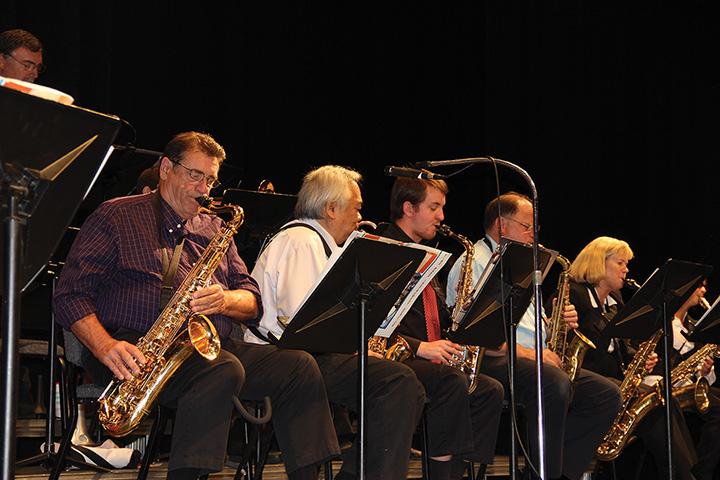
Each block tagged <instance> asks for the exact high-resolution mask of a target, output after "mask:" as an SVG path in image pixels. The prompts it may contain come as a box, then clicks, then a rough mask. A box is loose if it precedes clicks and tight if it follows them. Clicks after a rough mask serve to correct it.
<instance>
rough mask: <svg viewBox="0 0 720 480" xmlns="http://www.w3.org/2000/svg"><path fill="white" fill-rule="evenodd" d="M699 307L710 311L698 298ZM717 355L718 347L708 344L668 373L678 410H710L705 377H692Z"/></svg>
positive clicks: (707, 305)
mask: <svg viewBox="0 0 720 480" xmlns="http://www.w3.org/2000/svg"><path fill="white" fill-rule="evenodd" d="M699 305H700V307H702V308H703V309H704V310H706V311H707V310H709V309H710V304H709V303H708V301H707V300H705V298H703V297H700V302H699ZM719 354H720V347H718V346H717V345H714V344H711V343H708V344H706V345H703V346H702V347H700V348H699V349H697V350H696V351H695V353H693V354H692V355H690V356H689V357H688V358H686V359H685V360H683V361H682V362H680V363H679V364H678V365H677V366H676V367H675V368H673V369H672V372H670V384H671V385H672V396H673V397H675V398H676V399H677V400H678V402H679V403H680V408H682V409H687V408H691V407H694V408H695V409H696V410H697V411H698V412H699V413H706V412H707V411H708V409H709V408H710V398H709V397H708V394H709V392H710V384H709V383H708V381H707V379H706V378H705V377H702V376H698V378H697V380H695V381H693V377H694V376H695V374H696V373H697V371H698V369H699V368H700V366H701V365H702V364H703V363H704V362H705V359H706V358H707V357H716V356H718V355H719Z"/></svg>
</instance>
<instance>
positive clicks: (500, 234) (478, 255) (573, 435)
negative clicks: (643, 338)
mask: <svg viewBox="0 0 720 480" xmlns="http://www.w3.org/2000/svg"><path fill="white" fill-rule="evenodd" d="M498 211H499V212H500V213H499V214H498ZM483 226H484V228H485V237H484V238H482V239H481V240H479V241H477V242H476V243H475V255H474V258H473V284H475V283H477V281H478V279H479V278H480V276H481V274H482V272H483V271H484V269H485V268H486V266H487V264H488V262H489V261H490V258H491V255H492V253H493V252H494V251H495V250H496V248H497V246H498V243H499V242H500V239H501V238H507V239H510V240H515V241H518V242H525V243H529V242H531V241H532V240H533V208H532V203H531V202H530V200H529V199H528V198H527V197H526V196H525V195H521V194H519V193H515V192H508V193H505V194H503V195H501V196H499V197H497V198H496V199H494V200H492V201H491V202H490V203H489V204H488V205H487V207H486V209H485V216H484V221H483ZM464 261H465V259H464V256H461V257H460V258H459V259H458V261H457V262H456V263H455V265H453V267H452V269H451V270H450V274H449V276H448V303H450V304H452V303H454V302H455V299H456V292H455V285H456V282H457V279H458V276H459V273H460V268H461V265H462V263H463V262H464ZM564 308H565V311H564V314H563V319H564V320H565V321H566V323H567V324H568V326H569V327H571V328H576V327H577V313H576V311H575V308H574V307H573V306H572V302H570V304H569V305H565V306H564ZM543 335H545V332H543ZM534 348H535V310H534V306H533V305H532V304H531V305H529V306H528V309H527V311H526V312H525V313H524V314H523V316H522V318H521V319H520V321H519V323H518V326H517V357H518V358H517V364H516V368H515V392H516V400H517V401H518V402H519V403H522V404H524V405H525V406H526V407H527V415H528V420H527V427H528V430H529V439H530V441H531V442H533V439H535V438H538V432H537V418H536V417H535V414H536V412H537V408H536V407H535V406H534V405H536V403H537V390H536V388H535V378H536V375H535V370H536V367H535V350H534ZM542 357H543V367H544V368H543V388H542V391H543V400H544V407H545V430H546V431H545V438H547V439H548V441H547V442H546V444H545V454H546V462H547V463H546V467H547V473H548V475H549V477H550V478H559V477H560V476H561V475H563V476H565V477H567V478H569V479H578V478H580V476H581V475H582V474H583V472H584V471H585V468H586V467H587V466H588V464H589V463H590V461H591V460H592V457H593V454H594V452H595V448H596V447H597V445H598V443H599V442H600V439H601V438H602V436H603V434H604V433H605V432H606V431H607V429H608V427H609V426H610V424H611V423H612V420H613V418H614V417H615V414H616V413H617V411H618V409H619V407H620V394H619V391H618V387H617V386H616V385H615V384H614V383H612V382H610V381H609V380H607V379H605V378H603V377H602V376H600V375H597V374H595V373H592V372H589V371H587V370H584V369H579V370H578V372H577V374H576V377H575V381H574V382H573V383H572V386H571V382H570V379H569V378H568V375H567V374H566V373H565V372H564V371H563V370H561V368H560V367H561V361H560V358H559V357H558V356H557V355H556V354H555V353H553V352H552V351H550V350H548V349H547V348H546V349H544V350H543V353H542ZM481 371H482V372H483V373H485V374H487V375H489V376H491V377H493V378H495V379H497V380H499V381H500V382H502V383H503V386H504V387H505V392H506V393H507V392H508V391H509V384H508V383H509V382H508V375H507V371H508V359H507V351H506V349H505V348H504V347H503V349H502V350H501V351H487V352H486V353H485V358H484V360H483V364H482V368H481ZM531 447H533V448H532V452H533V457H534V459H535V460H537V449H536V445H534V444H533V445H531Z"/></svg>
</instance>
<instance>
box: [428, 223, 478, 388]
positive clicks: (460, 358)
mask: <svg viewBox="0 0 720 480" xmlns="http://www.w3.org/2000/svg"><path fill="white" fill-rule="evenodd" d="M438 232H439V233H440V234H442V235H444V236H446V237H449V238H452V239H453V240H455V241H457V242H459V243H460V244H461V245H462V247H463V248H464V249H465V260H464V262H463V265H462V269H461V271H460V277H459V278H458V283H457V286H456V290H457V295H456V297H455V305H454V306H453V311H452V326H451V327H450V328H451V330H452V331H456V330H457V329H458V328H459V326H460V325H459V323H458V319H459V318H460V313H461V312H462V311H463V310H467V309H468V308H469V307H470V305H469V304H470V301H471V300H472V295H471V294H472V287H473V285H472V279H473V278H472V277H473V275H472V265H473V256H474V255H475V245H474V244H473V243H472V242H471V241H470V240H468V239H467V237H465V236H463V235H460V234H457V233H455V232H453V231H452V230H451V229H450V227H448V226H447V225H440V227H439V228H438ZM461 347H462V352H461V353H459V354H455V355H453V356H452V358H451V359H450V360H449V361H448V364H449V365H450V366H451V367H454V368H457V369H458V370H460V371H461V372H463V373H465V374H467V376H468V380H469V385H468V393H473V392H474V391H475V389H476V388H477V383H478V376H477V374H478V372H479V371H480V364H481V363H482V359H483V356H484V355H485V349H484V348H482V347H479V346H477V345H461Z"/></svg>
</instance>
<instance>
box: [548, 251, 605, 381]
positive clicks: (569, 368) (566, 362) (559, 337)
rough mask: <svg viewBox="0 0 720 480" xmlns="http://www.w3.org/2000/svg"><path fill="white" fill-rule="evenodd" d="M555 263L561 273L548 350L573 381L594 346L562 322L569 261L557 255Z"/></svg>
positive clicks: (568, 299) (566, 301)
mask: <svg viewBox="0 0 720 480" xmlns="http://www.w3.org/2000/svg"><path fill="white" fill-rule="evenodd" d="M555 261H556V262H558V263H559V264H560V266H561V267H562V269H563V271H562V272H561V273H560V280H559V281H558V294H557V301H556V303H555V308H553V312H552V316H551V317H550V321H549V328H548V330H549V332H548V333H549V337H550V341H549V342H548V349H549V350H551V351H553V352H555V354H556V355H557V356H558V357H560V361H561V362H562V369H563V370H564V371H565V373H567V374H568V377H569V378H570V381H573V380H575V376H576V375H577V372H578V369H579V368H580V366H581V365H582V361H583V359H584V358H585V354H586V353H587V350H588V348H595V344H594V343H593V342H592V341H590V339H589V338H587V337H586V336H585V335H583V334H582V333H580V332H579V331H578V330H576V329H574V330H572V331H568V327H567V324H566V323H565V321H564V320H563V312H564V309H565V305H567V303H568V302H569V301H570V273H569V270H570V261H569V260H568V259H567V258H565V257H563V256H562V255H558V256H557V257H556V258H555ZM568 336H569V337H570V338H569V339H568Z"/></svg>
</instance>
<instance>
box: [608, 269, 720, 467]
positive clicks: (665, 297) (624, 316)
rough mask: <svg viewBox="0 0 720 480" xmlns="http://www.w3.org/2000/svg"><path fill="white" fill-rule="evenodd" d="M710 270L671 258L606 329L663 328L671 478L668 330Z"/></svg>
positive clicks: (621, 332)
mask: <svg viewBox="0 0 720 480" xmlns="http://www.w3.org/2000/svg"><path fill="white" fill-rule="evenodd" d="M711 271H712V267H711V266H709V265H703V264H700V263H692V262H686V261H682V260H675V259H668V260H667V261H666V262H665V264H663V266H662V267H660V269H658V270H657V271H655V272H654V274H653V275H651V276H650V278H649V279H648V280H647V281H646V282H645V283H644V284H643V285H642V287H641V288H640V290H638V291H637V292H635V295H633V296H632V297H631V298H630V300H629V301H628V302H627V303H626V304H625V305H624V306H623V307H622V308H621V309H620V311H619V312H618V313H617V314H616V315H615V317H614V318H613V319H612V322H611V323H610V325H608V327H607V332H606V334H607V335H609V336H610V337H619V338H631V339H635V340H640V341H644V340H646V339H648V338H650V336H652V335H653V334H654V333H655V332H656V331H657V330H659V329H663V335H662V337H663V347H662V351H663V357H664V362H663V363H664V365H663V372H662V377H663V380H662V381H663V387H664V388H663V397H664V402H665V435H666V441H667V450H666V454H667V458H666V461H667V464H668V472H669V476H670V478H673V464H672V418H671V414H672V413H671V409H670V400H671V399H672V385H671V384H670V362H669V359H670V341H671V339H672V335H668V333H667V332H672V318H673V316H674V315H675V312H676V311H677V310H678V308H680V307H681V306H682V304H683V303H685V301H686V300H687V299H688V298H689V297H690V295H692V294H693V292H694V291H695V289H697V288H698V287H699V286H700V284H701V283H702V281H703V280H704V279H705V278H706V277H707V276H708V275H709V274H710V272H711ZM708 328H709V327H708Z"/></svg>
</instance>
